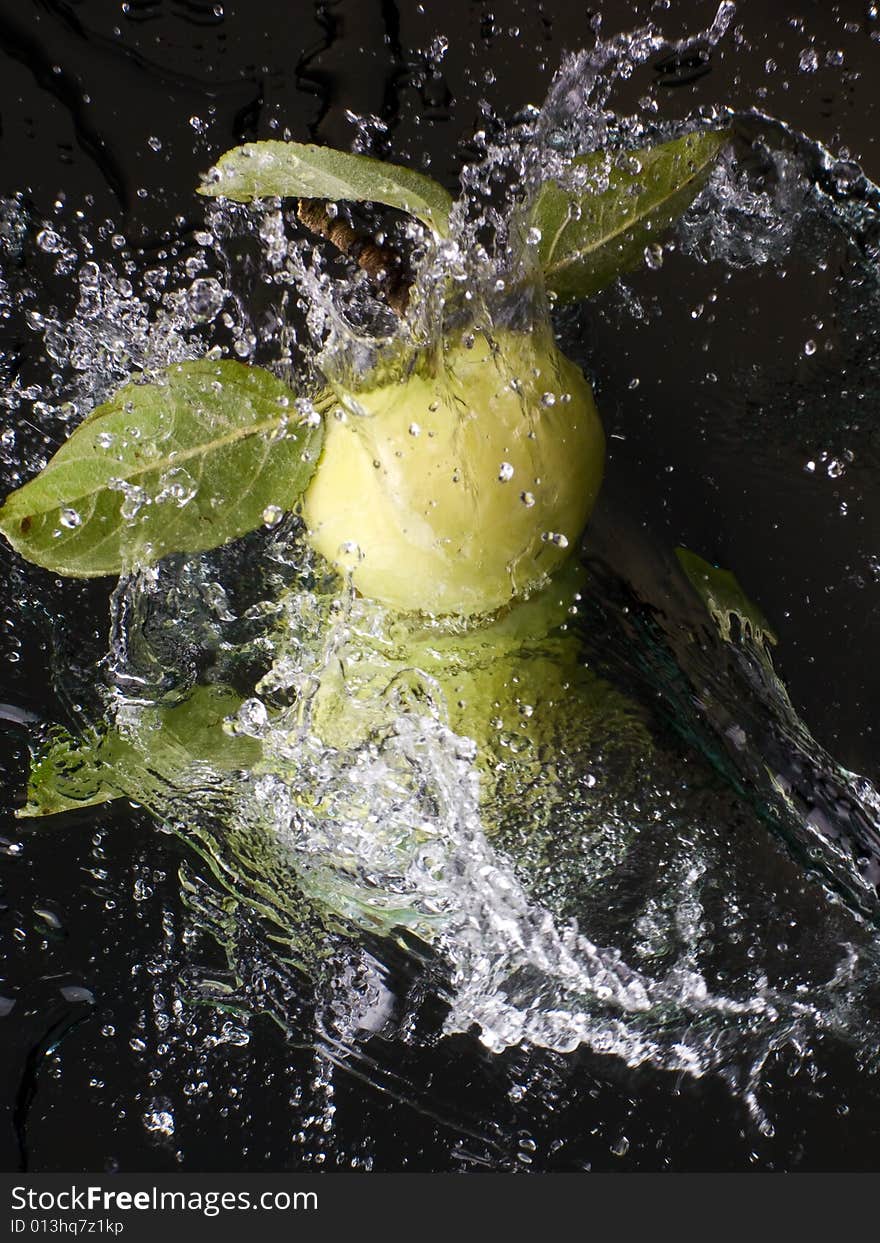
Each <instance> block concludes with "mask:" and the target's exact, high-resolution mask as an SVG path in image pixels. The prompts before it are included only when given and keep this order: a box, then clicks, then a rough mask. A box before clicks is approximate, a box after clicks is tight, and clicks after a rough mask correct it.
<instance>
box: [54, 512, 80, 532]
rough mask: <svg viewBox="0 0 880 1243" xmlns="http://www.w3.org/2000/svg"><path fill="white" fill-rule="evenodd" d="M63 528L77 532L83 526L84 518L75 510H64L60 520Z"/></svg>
mask: <svg viewBox="0 0 880 1243" xmlns="http://www.w3.org/2000/svg"><path fill="white" fill-rule="evenodd" d="M58 521H59V522H60V523H61V525H62V526H63V527H67V529H68V530H69V531H73V530H75V529H76V528H77V527H79V526H82V518H81V517H80V516H79V514H78V513H77V512H76V510H75V509H62V511H61V516H60V518H59V519H58Z"/></svg>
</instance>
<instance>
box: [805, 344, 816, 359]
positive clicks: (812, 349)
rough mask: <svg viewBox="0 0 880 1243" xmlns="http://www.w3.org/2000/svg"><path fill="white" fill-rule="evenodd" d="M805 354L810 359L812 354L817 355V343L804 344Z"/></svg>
mask: <svg viewBox="0 0 880 1243" xmlns="http://www.w3.org/2000/svg"><path fill="white" fill-rule="evenodd" d="M804 353H805V354H806V355H807V356H808V357H809V356H810V355H811V354H815V353H816V342H815V341H805V342H804Z"/></svg>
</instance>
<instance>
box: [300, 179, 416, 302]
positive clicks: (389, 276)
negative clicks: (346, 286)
mask: <svg viewBox="0 0 880 1243" xmlns="http://www.w3.org/2000/svg"><path fill="white" fill-rule="evenodd" d="M327 206H328V205H327V202H326V200H325V199H300V200H299V203H298V205H297V212H296V214H297V216H298V217H299V219H300V220H301V221H302V223H303V224H304V225H305V226H306V228H307V229H309V230H310V231H311V232H312V233H316V234H317V235H318V237H323V238H324V239H325V240H326V241H328V242H330V243H332V245H334V246H335V247H336V249H337V250H338V251H339V252H340V253H341V254H343V255H347V256H348V258H350V259H353V260H354V262H355V263H356V264H357V265H358V267H359V268H362V269H363V271H364V272H366V274H367V275H368V276H369V278H370V279H371V280H372V281H373V283H374V284H375V285H376V286H378V288H379V289H380V290H381V292H382V294H383V295H384V297H385V301H386V302H387V303H388V305H389V306H390V307H391V309H392V311H394V312H395V314H397V315H403V313H404V311H405V310H406V304H407V302H408V301H409V289H410V281H409V278H408V276H407V274H406V272H405V271H404V269H403V263H402V261H401V258H400V255H398V253H397V252H396V251H394V250H391V249H390V247H388V246H380V245H379V243H378V242H374V241H373V240H372V238H369V237H365V236H364V234H363V233H359V232H358V230H357V229H354V228H352V226H351V225H350V224H349V223H348V222H347V221H345V220H343V219H342V218H341V217H339V216H331V215H330V212H329V211H328V210H327Z"/></svg>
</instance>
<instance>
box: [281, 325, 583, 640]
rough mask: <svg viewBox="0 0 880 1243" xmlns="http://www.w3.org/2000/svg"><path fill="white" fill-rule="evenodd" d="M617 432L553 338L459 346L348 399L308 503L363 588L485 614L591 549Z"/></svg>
mask: <svg viewBox="0 0 880 1243" xmlns="http://www.w3.org/2000/svg"><path fill="white" fill-rule="evenodd" d="M604 454H605V439H604V435H603V432H602V426H601V423H600V421H599V416H598V414H597V411H596V406H595V402H594V401H593V394H592V391H591V389H590V386H589V384H588V383H587V381H586V380H585V379H584V376H583V373H582V372H581V371H580V370H579V368H578V367H576V366H575V365H574V364H573V363H572V362H570V361H569V360H568V359H566V358H565V357H564V356H563V355H562V354H561V353H560V352H559V351H558V350H557V349H556V348H555V346H554V345H553V344H552V341H549V340H548V339H547V338H545V337H544V335H543V334H541V335H538V334H535V335H529V334H520V333H513V332H501V333H497V334H495V335H494V336H493V338H492V339H491V341H490V340H488V339H487V338H486V337H485V336H482V335H477V336H476V337H475V339H474V341H473V344H472V346H471V347H470V348H468V347H467V346H466V345H465V344H456V345H454V346H447V347H446V349H445V351H444V353H443V355H442V358H441V360H440V363H439V365H438V366H437V368H436V371H435V373H434V374H426V373H424V372H423V371H416V372H414V373H413V374H411V375H409V376H408V377H406V378H405V379H402V380H400V381H399V382H393V383H388V384H383V385H379V386H376V387H374V388H365V389H363V390H360V391H358V392H357V393H355V394H351V395H346V396H345V397H344V398H343V404H341V405H340V407H339V408H338V409H337V410H336V411H335V412H334V413H331V414H330V416H329V417H328V419H327V427H326V432H325V439H324V448H323V453H322V457H321V461H320V463H319V466H318V469H317V471H316V472H315V475H314V478H313V480H312V483H311V485H310V486H309V489H308V491H307V492H306V495H305V497H304V501H303V517H304V519H305V522H306V526H307V530H308V533H309V539H310V542H311V544H312V546H313V547H314V548H315V549H317V551H318V552H320V553H321V554H322V555H323V556H324V557H326V558H327V560H328V561H330V562H331V563H332V564H333V565H334V566H335V567H336V568H337V569H338V570H340V571H341V572H343V573H347V574H350V575H351V577H352V580H353V583H354V586H355V587H356V588H357V589H358V590H359V591H360V593H361V594H362V595H363V596H366V597H367V598H369V599H373V600H378V601H380V602H381V603H383V604H386V605H388V606H390V607H391V608H395V609H398V610H400V611H403V612H409V611H421V612H424V613H430V614H434V615H445V614H459V615H462V616H470V615H475V614H484V613H489V612H492V611H494V610H496V609H498V608H500V607H501V606H503V605H505V604H507V603H508V602H509V601H510V600H512V599H514V598H515V597H519V596H522V595H524V594H526V593H528V592H529V591H530V590H531V589H532V588H533V587H534V586H535V585H537V584H539V583H542V582H544V581H546V578H547V577H548V576H549V575H550V574H552V573H553V571H554V570H555V569H556V568H557V567H558V566H559V565H560V564H561V562H562V561H564V560H565V558H566V556H567V555H568V553H569V552H570V551H571V550H572V549H573V548H574V547H575V546H576V544H577V541H578V538H579V536H580V534H581V532H582V531H583V528H584V526H585V524H586V521H587V518H588V517H589V514H590V511H591V509H592V507H593V504H594V502H595V499H596V495H597V493H598V490H599V485H600V483H601V479H602V468H603V462H604Z"/></svg>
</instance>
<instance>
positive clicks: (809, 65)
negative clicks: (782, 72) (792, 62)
mask: <svg viewBox="0 0 880 1243" xmlns="http://www.w3.org/2000/svg"><path fill="white" fill-rule="evenodd" d="M798 68H799V69H800V71H801V73H815V72H816V70H817V69H818V68H819V56H818V54H817V52H816V50H815V48H811V47H808V48H804V50H803V52H801V56H800V60H799V61H798Z"/></svg>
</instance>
